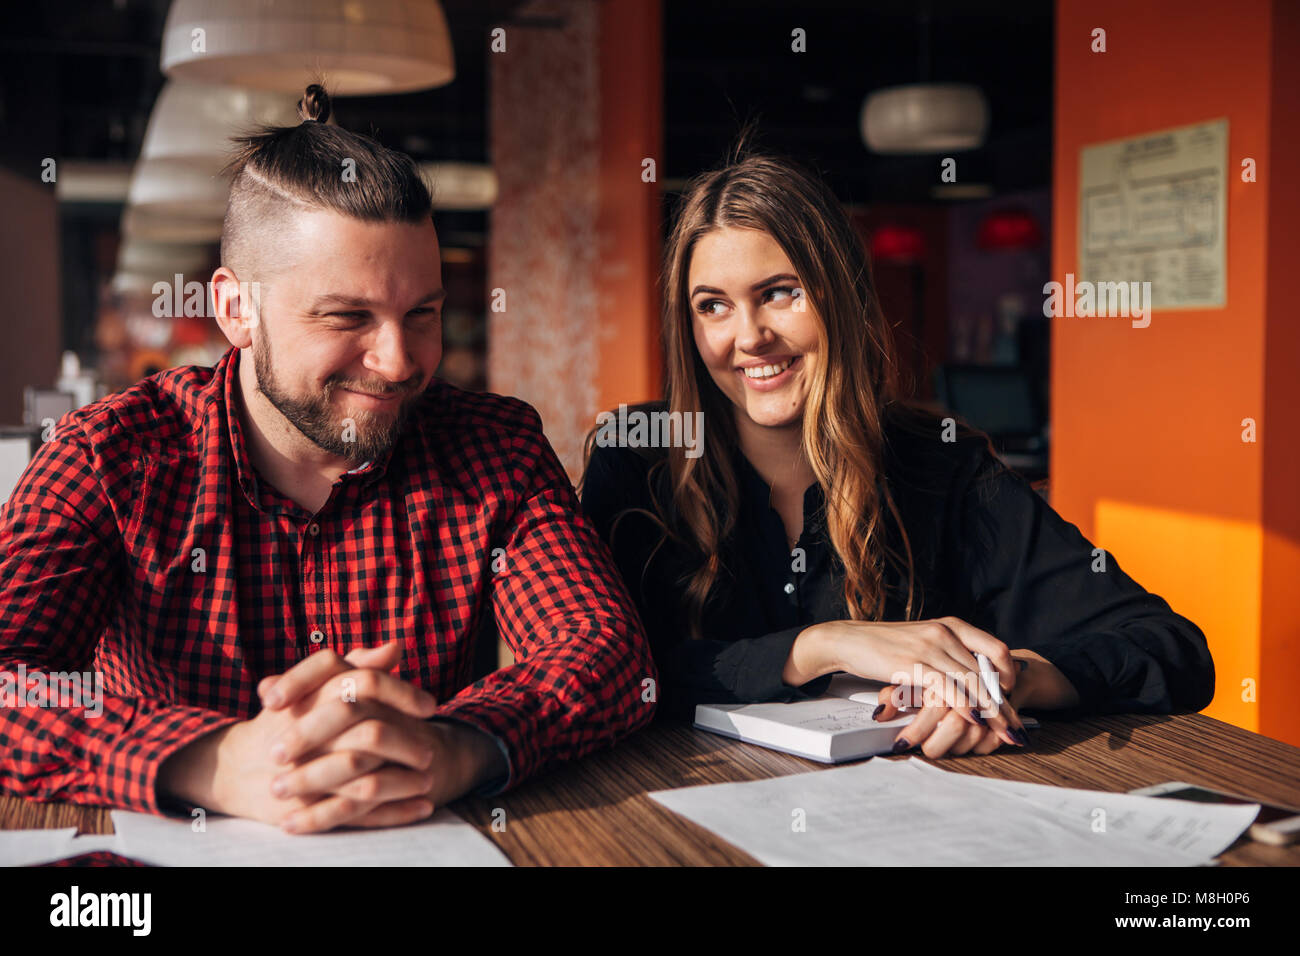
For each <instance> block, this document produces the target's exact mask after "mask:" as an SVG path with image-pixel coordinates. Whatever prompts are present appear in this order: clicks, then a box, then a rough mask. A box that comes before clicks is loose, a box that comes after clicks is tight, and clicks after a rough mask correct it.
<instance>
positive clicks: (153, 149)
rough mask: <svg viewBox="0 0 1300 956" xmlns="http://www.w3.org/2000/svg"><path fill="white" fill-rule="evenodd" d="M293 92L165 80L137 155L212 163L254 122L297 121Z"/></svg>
mask: <svg viewBox="0 0 1300 956" xmlns="http://www.w3.org/2000/svg"><path fill="white" fill-rule="evenodd" d="M301 95H302V91H301V90H299V91H298V96H294V95H292V94H290V93H267V92H265V91H263V90H248V89H242V88H240V87H237V86H214V85H212V84H208V83H187V82H185V81H184V80H170V81H168V82H166V83H164V84H163V88H162V91H161V92H160V93H159V94H158V99H157V101H155V103H154V105H153V110H152V111H151V112H150V114H149V125H148V126H146V127H145V131H144V142H142V143H141V144H140V158H141V159H175V160H188V161H192V162H194V163H196V164H200V165H202V166H204V167H205V168H211V167H212V164H213V163H214V162H216V163H218V165H220V164H221V163H224V162H225V160H226V159H227V158H228V157H229V153H230V150H231V142H230V137H231V136H233V135H235V134H237V133H244V132H248V131H249V130H251V129H252V128H253V127H255V126H297V125H298V124H299V123H301V122H302V117H301V116H299V115H298V99H299V97H301Z"/></svg>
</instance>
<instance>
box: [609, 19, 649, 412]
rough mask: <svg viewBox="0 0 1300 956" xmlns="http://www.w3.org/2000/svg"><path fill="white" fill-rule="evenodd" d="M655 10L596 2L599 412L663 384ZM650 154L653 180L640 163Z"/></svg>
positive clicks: (645, 397)
mask: <svg viewBox="0 0 1300 956" xmlns="http://www.w3.org/2000/svg"><path fill="white" fill-rule="evenodd" d="M662 21H663V14H662V11H661V10H660V5H659V2H658V0H654V2H645V0H607V2H605V3H602V4H600V133H601V138H600V145H601V157H600V215H599V217H598V218H597V234H598V235H599V236H600V238H601V242H602V255H601V257H600V261H599V265H598V266H597V272H596V298H597V301H598V302H599V304H600V312H599V315H600V328H599V333H598V334H599V342H598V348H599V355H600V368H599V371H598V373H597V379H596V388H597V394H598V396H599V398H598V401H599V407H598V409H597V410H598V411H604V410H606V409H611V408H616V407H617V406H618V404H619V403H620V402H627V403H629V404H631V403H633V402H644V401H648V400H649V399H653V398H659V397H660V394H661V391H662V387H663V386H662V375H663V373H662V360H661V354H662V349H661V348H660V345H659V329H660V318H659V294H658V289H657V285H656V284H657V281H658V278H659V259H660V254H661V253H660V241H659V234H660V211H659V208H660V207H659V197H660V187H659V181H660V178H661V177H662V176H663V164H664V158H663V95H664V94H663V86H664V83H663V61H664V57H663V40H662V34H663V27H662ZM645 159H653V160H654V161H655V166H656V173H655V181H654V182H649V183H646V182H643V181H642V175H641V171H642V162H643V161H644V160H645Z"/></svg>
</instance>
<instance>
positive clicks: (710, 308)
mask: <svg viewBox="0 0 1300 956" xmlns="http://www.w3.org/2000/svg"><path fill="white" fill-rule="evenodd" d="M724 308H726V306H725V304H724V303H722V302H720V301H719V300H717V299H708V300H706V301H704V302H701V303H700V304H699V305H697V306H696V307H695V310H696V311H697V312H699V313H700V315H720V314H721V312H720V311H719V310H721V309H724Z"/></svg>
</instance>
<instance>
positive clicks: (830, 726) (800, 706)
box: [695, 674, 1038, 763]
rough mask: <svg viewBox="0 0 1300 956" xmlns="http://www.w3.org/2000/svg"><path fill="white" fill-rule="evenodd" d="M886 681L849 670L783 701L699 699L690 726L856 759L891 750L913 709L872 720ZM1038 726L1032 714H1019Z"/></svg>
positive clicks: (819, 755) (804, 752)
mask: <svg viewBox="0 0 1300 956" xmlns="http://www.w3.org/2000/svg"><path fill="white" fill-rule="evenodd" d="M885 686H887V685H885V684H883V683H881V682H879V681H869V680H863V679H862V678H860V677H854V676H852V675H850V674H836V675H835V676H834V677H832V678H831V682H830V685H829V687H828V688H827V690H826V694H825V695H824V696H822V697H818V698H816V699H815V700H800V701H793V702H791V703H788V704H783V703H773V704H699V705H698V706H696V708H695V726H696V727H698V728H700V729H701V730H707V731H710V732H712V733H715V734H722V735H723V736H724V737H731V738H734V739H736V740H743V741H744V742H745V743H750V744H758V745H759V746H761V747H767V748H769V749H771V750H780V751H782V752H783V753H788V754H794V755H795V756H796V757H806V758H807V759H809V760H816V761H818V762H820V763H842V762H844V761H846V760H861V759H862V758H863V757H873V756H875V755H876V754H887V753H893V751H894V738H895V737H897V736H898V732H899V731H900V730H901V729H902V728H904V727H906V726H907V725H908V724H910V723H911V722H912V719H913V718H914V717H915V716H916V712H915V711H912V712H909V713H906V714H902V715H900V716H898V717H896V718H894V719H893V720H887V721H884V722H881V721H875V720H872V719H871V713H872V711H874V710H875V709H876V705H877V704H878V703H879V702H880V700H879V697H880V690H881V689H882V688H883V687H885ZM1021 720H1022V721H1024V724H1025V726H1026V727H1037V726H1038V722H1037V721H1035V720H1034V719H1033V718H1032V717H1023V716H1022V717H1021Z"/></svg>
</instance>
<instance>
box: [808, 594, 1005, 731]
mask: <svg viewBox="0 0 1300 956" xmlns="http://www.w3.org/2000/svg"><path fill="white" fill-rule="evenodd" d="M976 653H980V654H983V655H984V656H986V657H987V658H988V659H989V661H990V663H991V664H992V665H993V667H994V668H995V669H996V670H997V672H998V683H999V685H1000V687H1001V689H1002V693H1003V696H1004V697H1005V696H1006V695H1007V694H1009V693H1011V692H1012V691H1013V690H1014V688H1015V686H1016V673H1017V671H1016V667H1015V665H1014V663H1013V662H1012V659H1011V652H1010V650H1008V648H1007V646H1006V645H1005V644H1003V643H1002V642H1001V641H999V640H998V639H997V638H996V637H994V636H993V635H992V634H989V633H987V632H986V631H982V630H980V629H979V628H977V627H975V626H974V625H972V624H968V623H966V622H965V621H963V620H961V619H960V618H955V617H944V618H938V619H936V620H932V621H893V622H884V621H827V622H825V623H822V624H814V625H813V626H811V627H808V628H806V629H805V630H803V631H802V632H801V633H800V634H799V637H798V638H797V639H796V640H795V644H794V647H793V648H792V649H791V653H790V659H789V660H788V661H787V662H786V668H785V675H784V676H785V682H786V683H787V684H791V685H793V686H799V685H801V684H805V683H807V682H808V681H810V680H812V679H813V678H815V677H818V676H820V675H822V674H828V673H833V672H835V671H846V672H848V673H850V674H855V675H857V676H858V677H863V678H866V679H868V680H877V681H882V682H885V683H888V684H895V685H899V686H903V687H908V688H910V689H911V690H912V692H913V693H916V692H917V691H923V692H924V695H925V700H924V703H925V704H927V705H935V706H940V705H941V706H943V707H944V709H945V710H951V711H953V712H954V713H955V714H956V715H957V717H958V718H959V719H960V720H962V721H964V722H965V723H966V724H967V725H968V726H970V727H971V728H972V729H973V730H980V731H983V730H984V729H985V728H986V727H992V728H993V730H994V731H995V732H997V733H998V734H999V735H1002V736H1003V739H1005V740H1006V741H1007V742H1008V743H1015V738H1014V736H1013V735H1012V734H1011V733H1010V731H1009V730H1008V727H1009V726H1010V723H1009V721H1008V718H1007V715H1005V714H1003V713H1001V712H1000V710H999V708H998V707H997V706H996V705H994V703H993V700H992V698H991V697H990V696H989V694H988V691H987V690H985V688H984V685H983V682H982V681H981V680H980V678H979V665H978V663H977V662H976V660H975V654H976ZM1015 719H1016V721H1017V722H1018V720H1019V718H1015Z"/></svg>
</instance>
